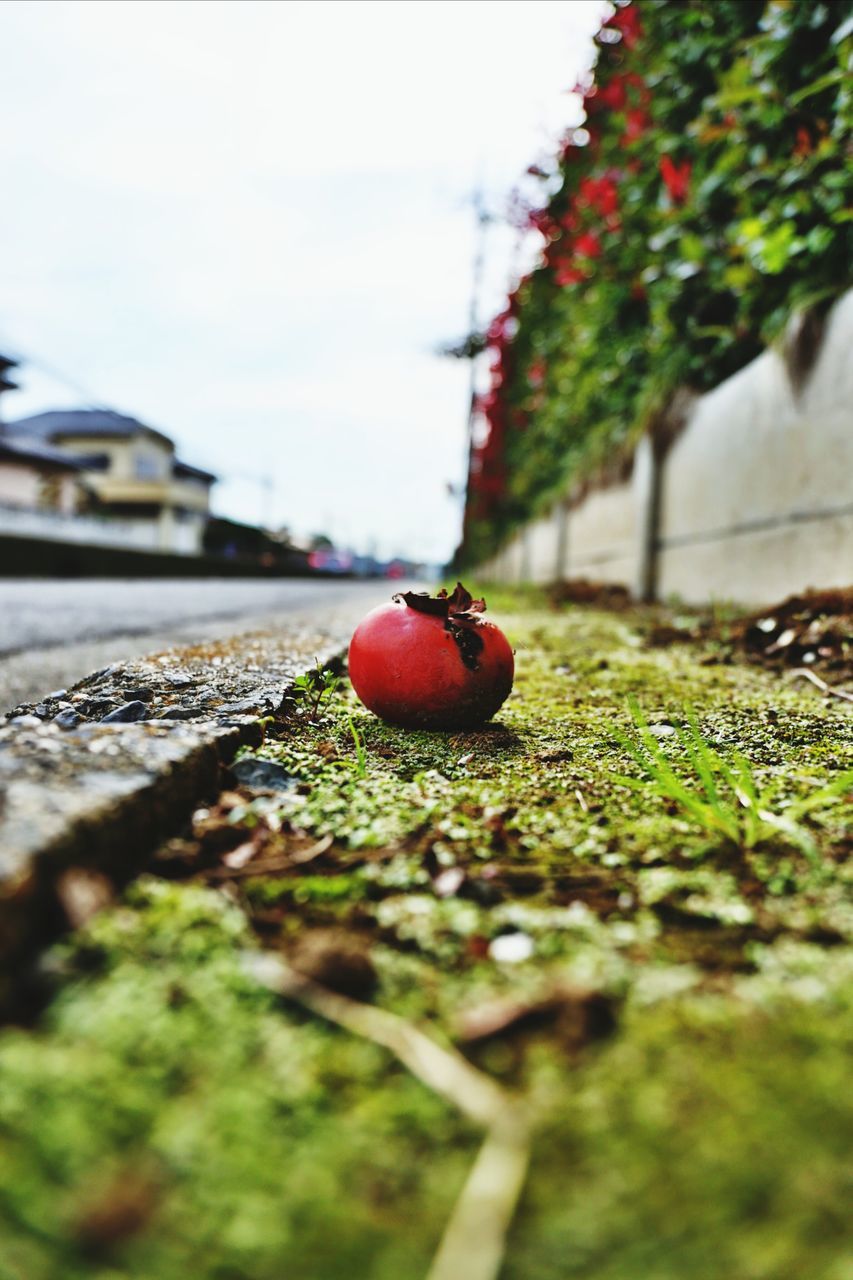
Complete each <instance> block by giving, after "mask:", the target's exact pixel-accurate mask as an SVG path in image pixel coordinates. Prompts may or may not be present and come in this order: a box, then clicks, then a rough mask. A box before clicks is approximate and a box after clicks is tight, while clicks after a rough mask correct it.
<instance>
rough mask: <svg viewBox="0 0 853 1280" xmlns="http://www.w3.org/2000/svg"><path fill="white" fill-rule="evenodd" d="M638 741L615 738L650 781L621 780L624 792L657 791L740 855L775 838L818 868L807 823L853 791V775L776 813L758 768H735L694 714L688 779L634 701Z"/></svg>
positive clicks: (689, 718) (687, 745) (737, 758)
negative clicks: (704, 733)
mask: <svg viewBox="0 0 853 1280" xmlns="http://www.w3.org/2000/svg"><path fill="white" fill-rule="evenodd" d="M628 701H629V706H630V708H631V715H632V717H633V720H634V724H635V726H636V729H637V739H636V740H635V739H632V738H631V737H629V736H628V735H627V734H622V733H621V732H620V731H619V730H618V729H616V730H615V731H614V732H615V733H616V736H617V737H618V739H619V741H620V742H621V743H622V745H623V746H624V748H625V750H626V751H627V752H628V754H629V755H630V756H631V758H632V760H634V762H635V763H636V764H637V765H639V767H640V768H641V769H642V771H643V772H644V774H645V775H646V780H645V781H638V779H636V778H631V777H627V776H625V775H617V781H618V782H621V783H622V785H623V786H627V787H631V788H635V789H637V790H640V791H649V790H653V791H654V792H656V793H657V795H658V797H659V798H660V799H661V800H663V801H669V802H671V803H673V804H675V805H677V806H678V808H679V809H681V810H682V812H683V813H685V814H686V815H687V817H688V818H690V819H691V820H692V821H693V822H694V823H695V824H696V825H698V826H699V827H700V828H701V829H702V830H703V831H705V832H707V834H708V835H709V836H711V837H713V838H715V839H717V840H719V839H720V838H722V839H723V840H724V841H728V842H729V843H730V844H732V845H734V846H735V848H738V849H744V850H748V849H754V848H755V847H756V846H757V845H759V844H763V843H765V842H766V841H768V840H771V839H773V838H778V837H780V836H781V837H782V838H783V839H784V840H785V841H786V842H787V843H789V844H790V843H793V844H795V845H796V846H797V847H798V848H799V849H801V850H802V851H803V852H804V853H805V854H806V855H807V856H808V857H809V858H810V859H811V860H812V862H813V863H815V864H819V862H820V855H819V853H818V848H817V844H816V842H815V839H814V837H813V836H812V834H811V832H810V831H808V830H807V829H806V827H804V826H803V825H802V823H801V819H802V818H804V817H806V816H807V815H808V814H810V813H813V812H815V811H816V810H819V809H822V808H826V807H827V806H828V805H831V804H833V803H834V802H836V801H837V800H838V799H839V798H840V797H841V796H843V795H844V794H845V793H846V792H850V791H851V790H853V771H850V772H848V773H843V774H841V775H840V776H839V777H837V778H835V779H834V780H833V781H832V782H831V783H828V784H827V785H826V786H823V787H820V788H818V789H817V790H816V791H812V792H811V793H809V794H808V795H805V796H801V797H800V798H799V799H796V800H793V801H791V802H790V803H789V804H788V805H787V806H786V808H785V809H784V811H783V812H779V813H777V812H774V811H773V808H772V805H773V798H772V790H771V789H769V788H767V789H763V790H762V789H761V788H760V787H759V785H758V783H757V782H756V779H755V776H754V773H753V769H752V766H751V764H750V762H749V761H748V760H747V758H746V757H745V756H744V755H743V754H742V753H741V752H739V751H735V752H733V753H732V758H731V763H729V761H727V760H726V759H725V758H724V757H723V756H722V755H721V754H720V753H719V752H718V751H715V750H714V748H713V747H711V746H709V744H708V743H707V742H706V741H705V740H704V738H703V737H702V734H701V733H700V731H699V725H698V722H697V720H696V715H695V713H694V712H691V711H688V712H687V715H686V727H685V728H677V727H676V729H675V736H676V738H677V741H678V742H679V743H680V745H681V747H682V749H683V751H684V754H685V755H686V757H687V761H688V763H689V764H690V766H691V770H692V774H693V776H692V777H691V778H690V779H683V778H681V777H680V776H679V774H678V773H677V772H676V770H675V769H674V768H673V766H672V764H671V763H670V760H669V757H668V755H667V753H666V751H665V750H664V748H663V746H662V745H661V743H660V742H659V741H658V739H657V738H656V737H655V735H654V734H653V733H652V731H651V729H650V728H649V725H648V722H647V721H646V718H645V716H644V715H643V713H642V711H641V710H640V706H639V703H638V702H637V700H636V698H629V700H628Z"/></svg>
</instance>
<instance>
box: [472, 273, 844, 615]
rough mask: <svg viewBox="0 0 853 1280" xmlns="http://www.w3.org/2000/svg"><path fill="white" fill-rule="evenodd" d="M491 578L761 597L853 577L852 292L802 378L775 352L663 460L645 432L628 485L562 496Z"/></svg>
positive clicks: (698, 419)
mask: <svg viewBox="0 0 853 1280" xmlns="http://www.w3.org/2000/svg"><path fill="white" fill-rule="evenodd" d="M792 332H793V331H792ZM792 340H793V339H792ZM658 452H660V451H658ZM480 576H481V577H483V578H484V579H486V580H488V579H489V578H491V579H493V580H497V581H506V582H513V583H516V582H521V581H525V580H527V581H532V582H540V583H541V582H553V581H558V580H560V579H569V578H590V579H594V580H597V581H603V582H618V583H622V584H624V585H625V586H627V587H629V588H630V589H631V590H632V591H633V592H634V593H635V594H636V595H639V596H646V597H658V598H666V597H668V596H678V597H680V598H681V599H684V600H687V601H694V602H702V601H707V600H712V599H718V600H734V601H738V602H742V603H756V604H760V603H763V602H766V601H770V600H774V599H777V598H778V597H780V596H783V595H787V594H790V593H792V592H795V591H801V590H804V589H806V588H807V587H832V586H845V585H850V584H851V583H853V291H851V292H849V293H847V294H846V295H845V296H844V297H843V298H841V299H840V300H839V301H838V303H836V305H835V307H834V308H833V310H832V312H831V313H830V315H829V317H828V319H827V323H826V328H825V331H824V336H823V341H822V343H821V345H820V348H819V351H818V355H817V358H816V360H815V361H814V363H813V365H812V367H811V369H810V371H809V372H808V373H807V375H806V376H805V378H804V379H802V378H795V377H793V376H792V375H791V373H790V372H789V364H788V361H786V358H785V357H784V356H783V355H782V353H781V351H777V350H775V349H772V350H768V351H765V352H764V354H763V355H761V356H759V358H758V359H757V360H754V361H753V362H752V363H751V364H749V365H747V366H746V368H744V369H742V370H741V371H740V372H739V373H737V374H735V375H734V376H733V377H731V378H729V379H727V380H726V381H725V382H724V383H722V384H721V385H720V386H718V387H716V388H715V389H714V390H713V391H710V392H708V393H707V394H706V395H704V396H701V397H699V398H697V399H696V400H695V402H694V403H693V406H692V408H691V410H690V412H689V415H688V417H687V420H686V424H685V426H684V427H683V429H682V430H681V431H680V433H679V434H678V435H677V437H676V439H675V441H674V442H673V443H672V444H671V446H670V448H669V449H668V450H667V451H666V452H665V453H664V454H663V456H662V457H656V451H655V450H654V449H653V447H652V444H651V442H650V441H649V440H643V441H642V442H641V444H640V446H639V448H638V450H637V453H636V454H635V458H634V468H633V474H632V476H631V478H630V479H629V480H628V481H624V482H620V483H616V484H612V485H609V486H607V487H599V488H597V489H593V490H591V491H590V492H589V493H587V494H586V495H585V496H584V497H583V498H582V499H581V500H580V501H577V502H574V503H572V502H571V501H570V500H569V499H568V498H566V499H565V500H563V501H561V502H558V503H557V504H556V506H555V507H554V508H553V510H552V511H551V512H549V513H547V514H546V515H544V516H542V517H540V518H539V519H538V520H537V521H536V522H534V523H532V524H531V525H529V526H527V528H526V529H524V530H522V531H521V532H520V533H519V534H517V535H516V537H515V538H513V539H512V541H511V542H510V543H509V544H508V545H507V546H506V547H505V548H503V550H502V551H501V552H500V553H499V554H498V555H497V556H495V557H493V558H492V560H490V561H489V562H488V563H487V564H485V565H483V566H481V570H480Z"/></svg>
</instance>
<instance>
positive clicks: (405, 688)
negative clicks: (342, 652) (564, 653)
mask: <svg viewBox="0 0 853 1280" xmlns="http://www.w3.org/2000/svg"><path fill="white" fill-rule="evenodd" d="M485 608H486V602H485V600H475V599H474V598H473V596H472V595H471V593H470V592H469V591H466V590H465V588H464V587H463V586H462V583H461V582H459V583H457V584H456V587H455V589H454V591H453V592H452V593H451V594H448V593H447V592H446V591H440V592H439V593H438V595H436V596H430V595H427V594H420V593H418V592H415V591H404V592H400V593H399V594H398V595H395V596H394V597H393V599H392V600H391V601H390V602H389V603H388V604H383V605H380V606H379V608H378V609H374V610H373V611H372V612H371V613H369V614H368V615H367V617H366V618H364V620H363V621H362V622H361V623H359V625H358V627H356V630H355V633H354V635H353V638H352V641H351V642H350V649H349V673H350V679H351V681H352V685H353V688H354V689H355V691H356V693H357V694H358V696H359V698H360V699H361V701H362V702H363V703H364V705H365V706H366V707H368V708H369V709H370V710H371V711H374V712H375V713H376V715H378V716H381V718H382V719H383V720H387V721H388V722H389V723H390V724H397V725H404V726H406V727H408V728H419V729H461V728H473V727H474V726H476V725H478V724H482V723H483V722H484V721H485V720H488V719H489V718H490V717H491V716H493V715H494V714H495V712H496V711H497V709H498V707H500V706H501V704H502V703H503V702H505V701H506V699H507V697H508V696H509V693H510V690H511V689H512V677H513V665H514V664H513V656H512V649H511V648H510V645H509V641H508V640H507V638H506V636H505V635H504V633H503V632H502V631H501V630H500V628H499V627H496V626H495V624H494V623H493V622H488V621H486V619H485V618H484V617H483V613H484V611H485Z"/></svg>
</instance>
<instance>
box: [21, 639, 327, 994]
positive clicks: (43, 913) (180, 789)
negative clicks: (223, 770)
mask: <svg viewBox="0 0 853 1280" xmlns="http://www.w3.org/2000/svg"><path fill="white" fill-rule="evenodd" d="M346 638H347V636H346V634H344V633H338V634H334V633H331V632H323V633H320V632H317V631H314V630H310V629H301V630H300V629H297V628H294V629H292V630H291V631H288V632H283V633H279V634H277V635H275V636H272V635H267V634H263V633H259V634H254V635H247V636H237V637H231V638H229V639H228V640H225V641H220V642H214V643H206V644H204V645H199V646H190V647H186V648H182V649H174V650H170V651H169V652H167V653H165V654H157V655H153V656H151V657H150V658H146V659H142V660H139V661H135V662H129V663H122V664H117V665H114V666H111V667H109V668H106V669H105V670H103V671H99V672H96V673H94V674H93V675H91V676H88V677H87V678H86V679H84V680H82V681H80V682H79V683H78V684H77V685H75V686H73V687H72V688H71V689H69V690H55V691H53V692H52V693H50V694H49V695H47V696H46V697H45V698H44V699H43V700H41V701H40V702H38V703H35V704H25V705H22V706H20V707H17V708H16V709H15V710H14V711H13V712H11V713H10V715H9V716H8V717H7V719H6V722H5V723H4V724H3V726H2V727H0V964H2V968H3V970H4V971H5V973H6V975H7V977H6V979H5V980H4V982H5V987H4V988H3V989H2V990H0V1005H2V1003H3V1001H4V999H6V998H8V996H9V991H10V986H11V983H12V982H13V981H14V979H13V977H12V976H11V975H13V974H14V971H15V969H16V967H18V966H19V965H20V964H21V963H23V962H25V961H26V960H27V959H28V958H29V957H31V956H32V954H33V953H34V951H35V950H36V949H37V948H38V946H39V945H40V944H41V943H42V942H43V941H45V940H46V939H49V938H50V937H52V936H53V935H55V933H56V932H57V930H58V929H59V928H61V927H62V924H63V918H64V913H63V909H62V906H61V903H60V900H59V898H58V896H57V883H58V880H59V878H60V877H61V876H62V874H63V873H64V872H65V871H66V870H67V869H68V868H70V867H85V868H89V869H92V870H94V871H97V872H99V873H102V874H104V875H105V876H107V877H108V878H109V879H110V880H112V881H116V882H118V883H123V882H126V881H127V880H128V879H130V878H131V877H132V876H133V875H134V874H136V873H137V872H138V871H139V870H140V868H141V866H142V864H143V863H144V860H145V859H146V857H147V856H148V855H150V853H151V852H152V850H153V849H154V848H155V847H156V845H157V844H158V842H159V841H161V840H163V839H164V838H165V837H167V836H168V835H170V834H171V833H172V832H173V831H174V830H175V829H176V828H177V827H178V826H179V824H180V823H181V822H182V821H183V820H184V819H185V818H186V817H187V816H188V814H189V813H190V811H191V809H192V806H193V805H194V804H195V803H197V802H198V800H199V799H200V798H211V797H212V796H215V795H216V794H217V792H218V790H219V772H220V765H221V764H223V763H225V764H227V763H228V762H229V761H230V760H231V759H233V757H234V754H235V753H236V751H237V750H238V748H239V747H241V746H244V745H248V744H252V743H255V744H256V743H258V742H260V741H261V739H262V736H263V731H262V728H261V726H260V725H259V719H260V718H261V717H263V716H265V715H269V714H273V713H275V712H276V711H277V710H279V709H280V708H281V706H282V702H283V700H284V699H285V697H286V696H287V693H288V690H289V689H290V688H291V687H292V684H293V681H294V679H295V678H296V677H297V676H298V675H299V674H300V673H302V672H304V671H305V670H307V669H309V668H310V667H312V666H313V665H314V663H315V661H318V660H319V661H320V662H321V663H329V662H331V661H333V660H334V659H335V658H336V657H337V655H338V654H339V652H340V650H341V648H342V646H343V644H344V643H345V641H346Z"/></svg>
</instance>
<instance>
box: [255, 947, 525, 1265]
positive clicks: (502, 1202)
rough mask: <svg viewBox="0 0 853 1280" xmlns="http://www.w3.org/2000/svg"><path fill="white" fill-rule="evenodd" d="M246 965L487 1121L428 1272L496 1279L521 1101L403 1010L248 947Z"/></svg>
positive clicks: (519, 1173)
mask: <svg viewBox="0 0 853 1280" xmlns="http://www.w3.org/2000/svg"><path fill="white" fill-rule="evenodd" d="M248 967H249V970H250V972H251V973H252V975H253V976H254V977H255V978H257V980H258V981H259V982H261V983H263V985H264V986H266V987H269V988H270V990H272V991H276V992H278V994H279V995H282V996H285V997H286V998H287V999H289V1000H296V1001H298V1003H299V1004H302V1005H304V1006H305V1007H306V1008H308V1009H310V1010H311V1011H312V1012H313V1013H316V1014H319V1016H320V1017H323V1018H326V1019H327V1020H328V1021H329V1022H335V1023H337V1024H338V1026H341V1027H346V1029H347V1030H348V1031H352V1032H354V1033H355V1034H356V1035H360V1036H364V1038H365V1039H367V1040H372V1041H373V1042H374V1043H375V1044H380V1045H382V1046H383V1047H384V1048H386V1049H388V1050H389V1051H390V1052H391V1053H393V1054H394V1055H395V1057H397V1058H398V1059H399V1060H400V1062H402V1063H403V1065H404V1066H405V1067H407V1068H408V1069H409V1071H411V1073H412V1075H414V1076H417V1078H418V1079H419V1080H420V1081H421V1082H422V1083H423V1084H425V1085H426V1086H427V1087H428V1088H429V1089H432V1090H433V1091H434V1092H435V1093H438V1094H440V1095H441V1096H442V1097H443V1098H446V1099H447V1100H448V1102H451V1103H453V1105H454V1106H456V1107H457V1108H458V1109H459V1110H460V1111H461V1112H462V1113H463V1115H465V1116H467V1117H468V1119H470V1120H473V1121H474V1122H475V1123H476V1124H479V1125H481V1126H483V1127H484V1128H485V1129H486V1137H485V1140H484V1142H483V1144H482V1146H481V1147H480V1150H479V1153H478V1155H477V1159H476V1161H475V1162H474V1165H473V1168H472V1169H471V1172H470V1174H469V1175H468V1178H467V1180H466V1182H465V1185H464V1187H463V1188H462V1191H461V1193H460V1195H459V1198H458V1199H457V1201H456V1204H455V1206H454V1209H453V1212H452V1214H451V1216H450V1220H449V1222H448V1224H447V1226H446V1228H445V1231H444V1235H443V1237H442V1240H441V1243H440V1245H439V1248H438V1251H437V1253H436V1255H435V1257H434V1259H433V1262H432V1265H431V1267H430V1270H429V1274H428V1276H427V1280H459V1277H460V1276H464V1277H465V1280H496V1278H497V1275H498V1272H499V1270H500V1267H501V1263H502V1261H503V1256H504V1251H505V1248H506V1233H507V1230H508V1228H509V1225H510V1222H511V1221H512V1218H513V1215H514V1213H515V1208H516V1205H517V1203H518V1199H519V1196H520V1195H521V1191H522V1187H523V1186H524V1180H525V1176H526V1173H527V1165H528V1162H529V1158H530V1124H529V1119H528V1116H527V1111H526V1108H525V1107H524V1106H523V1104H522V1103H521V1102H520V1101H518V1100H517V1099H515V1098H513V1097H512V1096H511V1095H510V1094H508V1093H506V1092H505V1091H504V1090H503V1089H502V1088H501V1087H500V1085H498V1084H496V1083H495V1081H494V1080H492V1079H491V1078H490V1077H489V1076H487V1075H484V1074H483V1073H482V1072H481V1071H478V1070H477V1068H476V1067H473V1066H472V1065H471V1063H470V1062H468V1061H467V1059H465V1058H463V1057H462V1055H461V1054H458V1053H456V1052H455V1051H454V1050H452V1049H445V1048H443V1047H442V1046H441V1045H439V1044H436V1043H435V1041H434V1040H431V1039H430V1038H429V1036H427V1035H424V1033H423V1032H422V1031H419V1030H418V1028H417V1027H415V1026H413V1025H412V1024H411V1023H409V1022H406V1021H405V1020H404V1019H403V1018H399V1017H398V1016H397V1015H396V1014H394V1013H388V1012H387V1011H386V1010H384V1009H376V1008H374V1007H373V1006H372V1005H367V1004H362V1003H361V1002H360V1001H358V1000H351V999H350V998H349V997H348V996H343V995H338V993H337V992H335V991H331V990H330V989H329V988H328V987H324V986H321V985H320V984H319V983H317V982H314V981H312V980H311V979H310V978H306V977H304V976H303V975H302V974H300V973H297V972H296V970H295V969H292V968H291V967H290V966H289V965H288V964H286V963H285V962H284V960H282V958H281V957H280V956H275V955H268V954H265V953H255V954H252V955H251V956H250V957H248Z"/></svg>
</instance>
